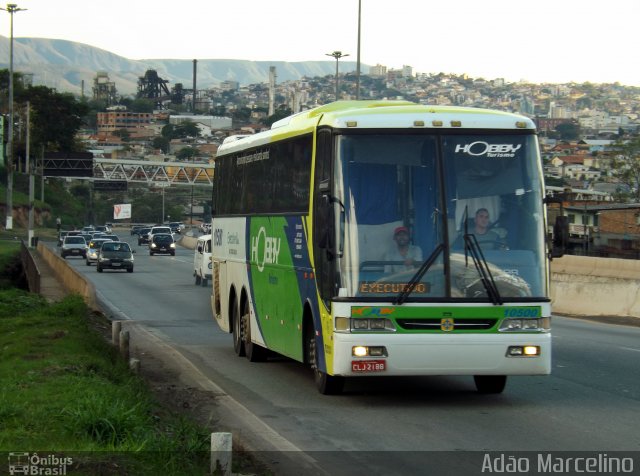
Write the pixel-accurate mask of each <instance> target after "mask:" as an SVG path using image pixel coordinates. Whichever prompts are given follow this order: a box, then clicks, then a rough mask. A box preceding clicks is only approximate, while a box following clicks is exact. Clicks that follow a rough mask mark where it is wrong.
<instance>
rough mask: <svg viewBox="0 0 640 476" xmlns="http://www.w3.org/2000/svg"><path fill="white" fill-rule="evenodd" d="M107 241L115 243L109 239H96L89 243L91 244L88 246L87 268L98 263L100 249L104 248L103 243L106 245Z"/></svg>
mask: <svg viewBox="0 0 640 476" xmlns="http://www.w3.org/2000/svg"><path fill="white" fill-rule="evenodd" d="M105 241H113V240H110V239H109V238H96V239H93V240H91V241H90V242H89V244H88V245H87V256H86V262H87V266H91V265H92V264H95V263H97V262H98V252H99V251H100V247H101V246H102V243H104V242H105Z"/></svg>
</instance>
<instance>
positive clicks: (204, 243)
mask: <svg viewBox="0 0 640 476" xmlns="http://www.w3.org/2000/svg"><path fill="white" fill-rule="evenodd" d="M193 275H194V276H195V278H196V284H200V285H202V286H206V285H207V284H208V281H209V280H210V279H211V275H212V262H211V235H202V236H200V237H198V242H197V243H196V248H195V252H194V255H193Z"/></svg>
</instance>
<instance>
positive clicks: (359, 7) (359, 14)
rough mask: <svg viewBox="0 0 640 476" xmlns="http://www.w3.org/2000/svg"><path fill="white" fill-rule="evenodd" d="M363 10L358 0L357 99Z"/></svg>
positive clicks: (357, 93) (360, 1) (357, 96)
mask: <svg viewBox="0 0 640 476" xmlns="http://www.w3.org/2000/svg"><path fill="white" fill-rule="evenodd" d="M361 12H362V0H358V58H357V66H356V101H358V100H359V99H360V19H361V17H362V16H361Z"/></svg>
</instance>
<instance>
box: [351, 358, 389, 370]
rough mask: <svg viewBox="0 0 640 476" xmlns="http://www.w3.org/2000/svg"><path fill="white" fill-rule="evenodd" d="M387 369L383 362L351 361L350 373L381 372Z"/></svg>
mask: <svg viewBox="0 0 640 476" xmlns="http://www.w3.org/2000/svg"><path fill="white" fill-rule="evenodd" d="M386 369H387V363H386V361H384V360H352V361H351V371H352V372H382V371H383V370H386Z"/></svg>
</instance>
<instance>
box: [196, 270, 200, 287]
mask: <svg viewBox="0 0 640 476" xmlns="http://www.w3.org/2000/svg"><path fill="white" fill-rule="evenodd" d="M195 275H196V286H198V285H199V284H200V280H201V278H200V276H199V275H198V273H197V272H196V273H195Z"/></svg>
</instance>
